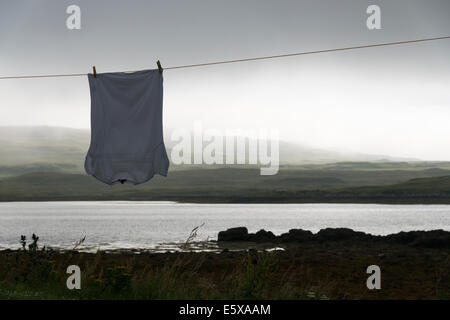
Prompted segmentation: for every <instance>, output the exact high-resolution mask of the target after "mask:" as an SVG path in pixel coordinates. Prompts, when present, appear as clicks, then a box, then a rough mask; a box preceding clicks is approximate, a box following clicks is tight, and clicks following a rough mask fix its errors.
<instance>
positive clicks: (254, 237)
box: [249, 229, 277, 242]
mask: <svg viewBox="0 0 450 320" xmlns="http://www.w3.org/2000/svg"><path fill="white" fill-rule="evenodd" d="M249 239H250V241H254V242H273V241H275V240H276V239H277V236H276V235H274V234H273V233H272V232H271V231H266V230H264V229H262V230H259V231H258V232H256V233H255V234H250V235H249Z"/></svg>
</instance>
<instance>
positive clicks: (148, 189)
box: [0, 168, 450, 203]
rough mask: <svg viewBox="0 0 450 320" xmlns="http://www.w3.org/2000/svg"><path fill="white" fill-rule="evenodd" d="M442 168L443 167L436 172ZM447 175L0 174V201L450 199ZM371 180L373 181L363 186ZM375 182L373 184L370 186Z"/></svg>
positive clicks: (295, 172) (241, 171)
mask: <svg viewBox="0 0 450 320" xmlns="http://www.w3.org/2000/svg"><path fill="white" fill-rule="evenodd" d="M441 173H444V172H441ZM445 173H446V174H447V176H440V177H427V178H417V179H410V180H408V181H406V182H401V183H393V181H396V180H403V179H405V177H407V176H408V175H411V174H412V175H416V176H420V175H424V174H426V172H422V171H414V170H410V171H344V172H342V171H335V172H331V174H330V172H322V171H320V170H319V171H304V170H291V169H282V170H281V171H280V174H278V175H276V176H260V175H259V171H258V170H256V169H253V170H252V169H225V168H224V169H211V170H201V169H193V170H179V171H174V172H172V173H171V174H170V175H169V176H168V177H167V178H164V177H160V176H156V177H154V179H153V180H152V181H151V182H149V183H146V184H142V185H138V186H132V185H127V184H124V185H114V186H108V185H105V184H103V183H101V182H99V181H97V180H96V179H94V178H93V177H90V176H87V175H84V174H64V173H49V172H46V173H29V174H24V175H20V176H16V177H10V178H2V179H0V201H63V200H72V201H75V200H171V201H185V202H288V203H296V202H307V203H308V202H348V203H358V202H370V203H450V171H445ZM367 181H372V182H373V184H374V186H364V185H365V184H367ZM375 184H378V186H375Z"/></svg>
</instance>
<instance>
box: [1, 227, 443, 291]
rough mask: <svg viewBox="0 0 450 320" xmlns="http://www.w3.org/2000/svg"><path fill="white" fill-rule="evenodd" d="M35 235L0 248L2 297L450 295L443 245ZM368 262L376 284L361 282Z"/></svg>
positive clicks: (365, 277)
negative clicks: (168, 241)
mask: <svg viewBox="0 0 450 320" xmlns="http://www.w3.org/2000/svg"><path fill="white" fill-rule="evenodd" d="M193 232H195V230H193ZM38 241H39V237H37V236H34V237H33V238H32V241H31V243H27V239H26V237H22V238H21V243H22V249H19V250H4V251H0V299H450V271H449V270H450V255H449V253H450V252H449V251H448V250H447V249H442V250H436V249H430V248H423V247H421V248H414V247H410V246H404V245H386V244H385V243H373V244H372V245H367V244H365V245H358V243H357V242H356V243H345V242H339V241H332V242H325V243H320V242H319V243H314V244H312V243H297V244H295V245H294V246H291V247H289V248H287V249H286V250H285V251H257V250H255V249H247V250H241V251H232V250H231V249H230V250H229V249H226V248H224V249H223V250H222V252H220V253H211V252H209V253H208V252H202V253H194V252H178V253H150V252H140V253H139V254H136V253H131V252H116V253H105V252H101V251H99V252H97V253H83V252H78V251H75V250H69V251H54V250H51V249H48V248H41V247H39V243H38ZM373 264H376V265H379V266H380V268H381V270H382V289H381V290H368V289H367V287H366V280H367V277H368V274H367V273H366V269H367V267H368V266H369V265H373ZM69 265H77V266H79V267H80V269H81V289H80V290H76V289H74V290H69V289H67V287H66V280H67V278H68V276H69V275H68V274H67V273H66V270H67V267H68V266H69Z"/></svg>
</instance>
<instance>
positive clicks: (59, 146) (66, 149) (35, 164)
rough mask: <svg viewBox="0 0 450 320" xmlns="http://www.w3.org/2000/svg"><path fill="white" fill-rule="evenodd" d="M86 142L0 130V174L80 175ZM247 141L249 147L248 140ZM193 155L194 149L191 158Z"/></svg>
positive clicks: (285, 159) (347, 158) (53, 131)
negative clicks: (50, 173) (46, 173)
mask: <svg viewBox="0 0 450 320" xmlns="http://www.w3.org/2000/svg"><path fill="white" fill-rule="evenodd" d="M164 140H165V143H166V147H167V152H168V155H169V158H170V157H171V149H172V148H173V146H174V145H175V144H176V143H178V142H176V141H173V140H172V139H171V130H166V132H165V137H164ZM89 142H90V131H89V130H87V129H73V128H64V127H47V126H36V127H0V150H1V157H0V175H3V176H5V175H17V174H22V173H28V172H68V173H78V172H83V171H84V170H83V164H84V157H85V155H86V152H87V150H88V148H89ZM246 142H247V145H248V140H247V141H246ZM206 145H207V143H206V142H204V143H203V147H205V146H206ZM279 152H280V165H281V166H299V165H300V166H301V165H324V164H329V163H336V162H361V161H363V162H389V161H415V160H416V159H399V158H392V157H389V156H386V155H370V154H360V153H345V152H335V151H328V150H322V149H317V148H311V147H306V146H302V145H298V144H294V143H290V142H285V141H280V144H279ZM194 153H195V151H194V150H193V155H192V156H193V157H194ZM224 155H225V152H224ZM343 166H345V165H343ZM347 166H348V165H347ZM371 166H373V164H372V165H371ZM189 167H194V166H189V165H178V166H177V165H173V164H172V166H171V169H172V170H173V169H180V168H183V169H186V168H189ZM196 167H197V168H198V166H196ZM207 167H211V166H207Z"/></svg>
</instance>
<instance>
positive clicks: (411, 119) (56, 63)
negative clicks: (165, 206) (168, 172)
mask: <svg viewBox="0 0 450 320" xmlns="http://www.w3.org/2000/svg"><path fill="white" fill-rule="evenodd" d="M71 4H76V5H79V6H80V7H81V30H68V29H67V28H66V19H67V17H68V14H66V8H67V7H68V6H69V5H71ZM369 4H378V5H380V7H381V21H382V29H381V30H372V31H370V30H368V29H367V27H366V19H367V16H368V15H367V14H366V9H367V6H368V5H369ZM449 13H450V1H448V0H433V1H425V0H422V1H417V0H395V1H393V0H392V1H376V0H372V1H355V0H341V1H334V0H326V1H325V0H322V1H318V0H310V1H302V0H282V1H266V0H245V1H243V0H221V1H217V0H202V1H200V0H186V1H168V0H164V1H163V0H159V1H148V0H145V1H144V0H143V1H132V0H130V1H112V0H108V1H106V0H105V1H99V0H96V1H87V0H86V1H75V0H71V1H65V0H53V1H45V0H39V1H31V0H29V1H23V0H3V1H1V2H0V75H1V76H9V75H22V74H53V73H57V74H59V73H85V72H86V73H87V72H91V67H92V65H95V66H96V67H97V72H111V71H121V70H135V69H153V68H155V67H156V64H155V61H156V60H158V59H160V60H161V62H162V64H163V67H164V66H176V65H183V64H191V63H203V62H209V61H216V60H226V59H239V58H247V57H255V56H265V55H274V54H283V53H290V52H299V51H308V50H320V49H328V48H333V47H345V46H354V45H363V44H371V43H379V42H389V41H402V40H410V39H418V38H426V37H435V36H445V35H450V20H449V19H448V17H449ZM89 114H90V97H89V87H88V81H87V78H86V77H76V78H57V79H24V80H0V125H51V126H66V127H76V128H89V126H90V123H89V122H90V118H89ZM195 121H202V123H203V126H204V127H205V128H217V129H219V130H224V129H225V128H230V129H232V128H241V129H246V128H253V129H258V128H274V129H278V130H279V133H280V135H281V138H283V139H285V140H290V141H296V142H299V143H303V144H307V145H310V146H314V147H321V148H331V149H340V150H352V151H357V152H364V153H373V154H389V155H392V156H403V157H416V158H422V159H429V160H450V147H449V145H450V125H449V124H448V122H449V121H450V40H440V41H436V42H428V43H421V44H409V45H403V46H393V47H382V48H372V49H362V50H355V51H346V52H338V53H326V54H319V55H314V56H302V57H292V58H285V59H275V60H267V61H257V62H246V63H239V64H232V65H231V64H230V65H219V66H209V67H204V68H195V69H181V70H167V71H166V72H164V124H165V127H166V128H179V127H183V128H186V129H190V128H192V127H193V123H194V122H195Z"/></svg>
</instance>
